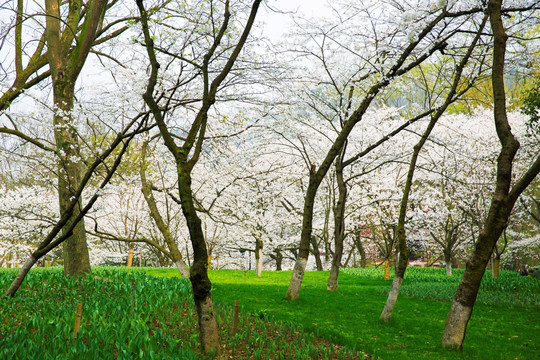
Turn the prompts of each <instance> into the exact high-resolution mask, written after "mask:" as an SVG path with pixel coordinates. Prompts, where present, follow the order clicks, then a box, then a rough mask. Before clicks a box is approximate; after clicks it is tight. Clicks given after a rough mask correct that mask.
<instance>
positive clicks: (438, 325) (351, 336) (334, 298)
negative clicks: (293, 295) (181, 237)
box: [156, 270, 540, 359]
mask: <svg viewBox="0 0 540 360" xmlns="http://www.w3.org/2000/svg"><path fill="white" fill-rule="evenodd" d="M166 274H167V275H169V276H170V275H173V274H175V272H174V270H171V272H169V273H166ZM156 275H157V274H156ZM164 275H165V273H164ZM290 276H291V273H290V272H264V273H263V276H262V277H261V278H257V277H256V275H255V274H254V272H252V271H251V272H248V274H247V281H246V283H245V284H244V272H243V271H234V270H220V271H211V272H210V277H211V280H212V282H213V283H214V298H215V301H216V302H221V303H227V304H232V303H233V301H234V300H235V299H238V300H240V304H241V307H242V308H243V310H244V311H246V312H250V313H254V314H258V315H260V316H266V317H270V318H273V319H276V320H283V321H290V322H294V323H297V324H299V325H301V326H303V327H304V328H305V329H306V330H312V331H314V332H316V334H318V335H320V336H322V337H325V338H327V339H329V340H333V341H336V342H339V343H343V344H346V345H349V346H356V347H357V348H359V349H362V350H364V351H366V352H367V353H369V354H372V355H375V357H382V358H384V359H412V358H414V359H538V358H540V342H539V341H538V338H539V335H540V310H539V308H538V307H513V306H493V305H489V306H487V305H483V304H477V306H476V307H475V310H474V313H473V317H472V319H471V321H470V323H469V327H468V333H467V338H466V341H465V349H464V350H463V351H462V352H456V351H447V350H444V349H441V348H439V346H438V345H439V342H440V338H441V335H442V331H443V328H444V320H445V318H446V315H447V312H448V309H449V307H450V303H449V302H439V301H434V300H420V299H416V298H407V297H400V299H399V300H398V302H397V305H396V308H395V311H394V316H393V319H392V321H391V322H390V323H388V324H383V323H381V322H379V320H378V317H379V314H380V312H381V310H382V307H383V305H384V302H385V300H386V298H385V296H384V295H382V294H381V291H380V290H381V288H383V287H388V285H389V283H388V282H385V281H383V280H375V279H363V278H361V277H358V276H353V275H348V274H341V275H340V281H339V284H340V286H339V289H338V291H337V292H335V293H330V292H327V291H326V279H327V276H328V272H308V273H306V276H305V278H304V283H303V286H302V291H301V293H300V299H298V300H297V301H293V302H290V301H285V300H284V295H285V292H286V289H287V286H288V282H289V280H290Z"/></svg>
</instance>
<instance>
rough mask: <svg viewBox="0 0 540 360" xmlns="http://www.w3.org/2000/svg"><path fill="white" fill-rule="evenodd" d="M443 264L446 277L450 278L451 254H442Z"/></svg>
mask: <svg viewBox="0 0 540 360" xmlns="http://www.w3.org/2000/svg"><path fill="white" fill-rule="evenodd" d="M444 263H445V267H446V276H452V254H450V253H448V252H445V253H444Z"/></svg>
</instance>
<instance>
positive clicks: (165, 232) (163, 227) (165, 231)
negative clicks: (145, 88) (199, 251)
mask: <svg viewBox="0 0 540 360" xmlns="http://www.w3.org/2000/svg"><path fill="white" fill-rule="evenodd" d="M147 147H148V143H146V142H145V143H143V146H142V149H141V154H142V155H141V167H140V169H139V175H140V178H141V191H142V193H143V196H144V199H145V201H146V204H147V205H148V208H149V209H150V216H151V217H152V220H154V223H155V224H156V226H157V228H158V230H159V232H160V233H161V235H162V236H163V239H164V240H165V243H166V244H167V248H168V249H169V253H170V255H171V258H172V261H173V262H174V264H175V265H176V268H177V269H178V271H179V272H180V275H182V277H184V278H189V269H188V267H187V266H186V263H185V262H184V259H183V257H182V253H181V252H180V250H179V249H178V244H176V241H175V240H174V238H173V236H172V233H171V231H170V228H169V225H168V224H166V223H165V221H164V220H163V217H162V216H161V214H160V212H159V209H158V207H157V203H156V199H155V198H154V195H153V193H152V186H151V183H149V182H148V180H147V179H146V166H147V164H146V151H147Z"/></svg>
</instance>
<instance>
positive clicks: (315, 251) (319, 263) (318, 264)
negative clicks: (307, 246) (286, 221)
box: [311, 236, 324, 271]
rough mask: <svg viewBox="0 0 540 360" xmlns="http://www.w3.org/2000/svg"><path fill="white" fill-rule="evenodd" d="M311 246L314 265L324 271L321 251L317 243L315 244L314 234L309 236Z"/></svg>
mask: <svg viewBox="0 0 540 360" xmlns="http://www.w3.org/2000/svg"><path fill="white" fill-rule="evenodd" d="M311 246H312V247H313V256H314V257H315V266H316V268H317V271H324V266H323V262H322V258H321V251H320V250H319V245H318V244H317V239H315V236H312V237H311Z"/></svg>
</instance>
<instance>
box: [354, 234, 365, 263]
mask: <svg viewBox="0 0 540 360" xmlns="http://www.w3.org/2000/svg"><path fill="white" fill-rule="evenodd" d="M354 243H355V244H356V248H357V249H358V252H359V253H360V267H362V268H365V267H366V266H367V258H366V250H365V249H364V245H363V244H362V240H361V239H360V231H359V230H357V231H356V234H355V237H354Z"/></svg>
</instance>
